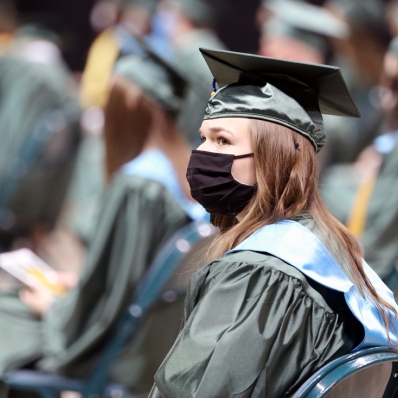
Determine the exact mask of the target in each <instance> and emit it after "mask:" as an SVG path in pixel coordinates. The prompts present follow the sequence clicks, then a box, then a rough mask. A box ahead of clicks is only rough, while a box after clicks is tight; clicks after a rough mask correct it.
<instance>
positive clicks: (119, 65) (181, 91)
mask: <svg viewBox="0 0 398 398" xmlns="http://www.w3.org/2000/svg"><path fill="white" fill-rule="evenodd" d="M136 40H137V43H138V44H139V45H140V47H141V50H142V52H141V53H140V54H130V55H126V56H123V57H121V58H120V59H119V60H118V61H117V62H116V64H115V67H114V74H116V75H120V76H124V77H126V78H128V79H129V80H131V81H132V82H134V83H135V84H137V85H138V86H140V87H141V88H142V90H143V91H144V93H145V94H146V96H147V97H148V98H150V99H151V100H152V101H154V102H155V103H157V104H158V105H160V106H161V107H162V108H164V109H165V110H167V111H170V112H173V113H177V112H178V110H179V109H180V106H181V102H182V99H183V97H184V95H185V92H186V88H187V81H186V79H185V78H184V77H183V76H181V75H180V73H179V72H178V71H177V70H176V69H175V67H174V66H173V65H171V64H170V63H169V62H167V61H166V60H165V59H163V57H161V56H160V55H159V54H157V53H155V52H154V51H153V50H152V49H151V47H150V45H149V44H148V43H147V42H146V41H145V40H144V39H137V38H136Z"/></svg>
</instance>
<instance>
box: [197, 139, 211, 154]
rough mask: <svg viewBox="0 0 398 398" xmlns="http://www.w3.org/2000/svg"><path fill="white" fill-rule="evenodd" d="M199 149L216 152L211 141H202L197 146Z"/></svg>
mask: <svg viewBox="0 0 398 398" xmlns="http://www.w3.org/2000/svg"><path fill="white" fill-rule="evenodd" d="M196 149H197V150H198V151H206V152H214V148H212V145H211V143H209V141H205V142H202V143H201V144H200V145H199V146H198V147H197V148H196Z"/></svg>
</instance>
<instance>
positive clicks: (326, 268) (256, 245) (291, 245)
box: [224, 220, 398, 351]
mask: <svg viewBox="0 0 398 398" xmlns="http://www.w3.org/2000/svg"><path fill="white" fill-rule="evenodd" d="M244 250H250V251H255V252H262V253H269V254H271V255H273V256H275V257H278V258H280V259H281V260H283V261H285V262H286V263H288V264H290V265H292V266H293V267H295V268H297V269H298V270H299V271H300V272H302V273H303V274H304V275H305V276H308V277H309V278H311V279H313V280H314V281H316V282H318V283H320V284H321V285H324V286H326V287H328V288H330V289H333V290H337V291H338V292H342V293H344V297H345V300H346V302H347V305H348V307H349V309H350V310H351V312H352V313H353V314H354V316H355V317H356V318H357V319H358V320H359V321H360V322H361V324H362V325H363V327H364V330H365V337H364V339H363V341H362V342H361V344H359V345H358V346H357V347H356V348H355V349H354V350H353V351H357V350H360V349H364V348H368V347H375V346H388V345H389V344H388V339H387V333H386V331H385V329H384V325H383V321H382V318H381V316H380V313H379V311H378V310H377V308H376V307H375V305H374V304H373V303H372V302H371V301H370V300H368V299H366V298H364V297H362V296H361V295H360V293H359V292H358V290H357V288H356V287H355V286H354V285H353V284H352V282H351V281H350V280H349V279H348V278H347V276H346V275H345V274H344V272H343V271H342V270H341V268H340V266H339V265H338V264H337V262H336V260H335V259H334V258H333V257H332V255H331V254H330V253H329V251H328V250H327V249H326V247H325V246H324V245H323V243H322V242H321V241H320V240H319V239H318V238H317V237H316V236H315V235H314V234H313V233H312V232H311V231H310V230H308V229H307V228H305V227H304V226H302V225H301V224H299V223H297V222H295V221H291V220H283V221H281V222H278V223H276V224H271V225H266V226H265V227H262V228H260V229H258V230H257V231H256V232H255V233H254V234H252V235H251V236H249V237H248V238H247V239H245V240H244V241H243V242H242V243H241V244H239V245H238V246H237V247H235V248H234V249H233V250H230V251H228V252H227V253H225V254H224V256H225V255H227V254H229V253H233V252H239V251H244ZM362 265H363V268H364V270H365V273H366V275H367V277H368V278H369V280H370V281H371V282H372V284H373V286H374V288H375V289H376V291H377V294H378V295H379V296H380V297H382V298H383V299H384V300H385V301H387V302H388V303H389V304H391V305H392V306H393V307H394V308H397V309H398V306H397V304H396V302H395V300H394V296H393V294H392V292H391V290H390V289H388V287H387V286H386V285H385V284H384V283H383V282H382V280H381V279H380V278H379V277H378V276H377V274H376V273H375V272H374V271H373V270H372V269H371V268H370V267H369V265H368V264H367V263H366V262H365V261H364V260H363V262H362ZM387 311H388V314H389V316H390V319H391V322H392V324H393V325H394V327H395V330H390V339H391V341H392V342H393V343H395V344H396V342H397V336H396V332H398V321H397V320H395V319H394V314H393V313H392V312H391V311H390V310H387Z"/></svg>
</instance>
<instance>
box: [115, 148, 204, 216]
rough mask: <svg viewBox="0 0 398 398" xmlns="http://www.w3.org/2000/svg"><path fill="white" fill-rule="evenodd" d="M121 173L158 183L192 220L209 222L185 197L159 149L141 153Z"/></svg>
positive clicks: (196, 204)
mask: <svg viewBox="0 0 398 398" xmlns="http://www.w3.org/2000/svg"><path fill="white" fill-rule="evenodd" d="M121 172H122V173H123V174H128V175H134V176H137V177H142V178H147V179H149V180H153V181H157V182H159V183H160V184H161V185H163V186H164V187H165V188H166V190H167V191H169V193H170V194H171V195H172V196H173V197H174V199H175V200H176V201H177V203H178V204H179V205H180V206H181V208H182V209H183V210H184V211H185V213H186V214H187V215H188V216H189V217H190V218H191V219H192V220H194V221H195V220H210V216H209V214H208V213H207V212H206V210H205V209H204V208H203V207H202V206H201V205H200V204H199V203H197V202H193V201H191V200H189V199H188V198H187V197H186V195H185V193H184V191H183V190H182V188H181V185H180V181H179V180H178V176H177V172H176V171H175V169H174V166H173V164H172V163H171V161H170V160H169V158H168V157H167V156H166V155H165V154H164V153H163V152H162V151H160V150H159V149H150V150H148V151H145V152H142V153H141V154H140V155H139V156H137V157H136V158H134V159H133V160H132V161H130V162H128V163H126V164H125V165H123V166H122V167H121Z"/></svg>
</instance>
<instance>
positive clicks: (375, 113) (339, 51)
mask: <svg viewBox="0 0 398 398" xmlns="http://www.w3.org/2000/svg"><path fill="white" fill-rule="evenodd" d="M326 7H327V8H328V9H329V10H330V11H331V12H333V13H334V14H335V15H336V16H337V17H338V18H340V19H341V20H342V21H344V22H346V23H347V24H348V25H349V27H350V29H349V35H348V36H347V38H346V39H345V40H333V41H332V43H333V50H334V60H333V62H334V64H336V65H338V66H340V67H341V69H342V73H343V75H344V76H345V78H346V80H347V84H348V87H349V89H350V92H351V93H352V96H353V98H354V100H355V103H356V104H357V105H358V108H359V110H360V112H361V114H362V118H361V119H358V120H345V119H344V120H332V121H331V122H332V124H330V127H329V129H328V131H329V132H330V134H329V136H330V139H329V142H328V144H329V145H328V146H329V153H328V154H326V152H325V154H324V156H326V155H327V159H324V163H325V167H327V166H328V165H332V164H335V163H341V162H352V161H353V160H355V158H356V157H357V156H358V154H359V153H360V152H361V151H362V150H363V149H364V148H365V147H366V146H368V145H369V144H370V143H371V142H372V140H373V139H374V138H375V137H376V136H377V135H379V134H380V133H381V131H382V129H383V112H382V111H381V109H380V104H379V102H378V95H377V90H378V89H377V87H378V86H379V84H380V77H381V71H382V64H383V57H384V54H385V52H386V49H387V46H388V42H389V40H390V35H389V32H388V28H387V21H386V17H385V4H384V2H383V1H382V0H351V1H344V0H330V1H328V2H327V3H326ZM326 122H328V120H327V119H326Z"/></svg>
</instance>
